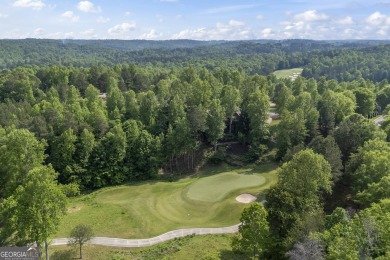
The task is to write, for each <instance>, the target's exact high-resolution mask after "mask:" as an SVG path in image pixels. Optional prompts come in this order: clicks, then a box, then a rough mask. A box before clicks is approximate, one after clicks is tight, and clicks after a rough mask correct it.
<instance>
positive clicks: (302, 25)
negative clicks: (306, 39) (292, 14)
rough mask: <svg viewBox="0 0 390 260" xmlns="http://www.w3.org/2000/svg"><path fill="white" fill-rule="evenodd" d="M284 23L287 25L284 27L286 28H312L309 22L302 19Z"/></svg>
mask: <svg viewBox="0 0 390 260" xmlns="http://www.w3.org/2000/svg"><path fill="white" fill-rule="evenodd" d="M282 25H285V27H284V29H285V30H297V31H302V30H303V29H305V28H307V29H310V25H309V24H305V23H304V22H302V21H299V22H282Z"/></svg>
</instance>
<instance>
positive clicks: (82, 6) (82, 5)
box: [77, 1, 101, 13]
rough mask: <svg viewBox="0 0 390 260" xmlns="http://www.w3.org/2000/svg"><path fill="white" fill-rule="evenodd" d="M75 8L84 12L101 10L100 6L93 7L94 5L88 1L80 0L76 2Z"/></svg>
mask: <svg viewBox="0 0 390 260" xmlns="http://www.w3.org/2000/svg"><path fill="white" fill-rule="evenodd" d="M77 9H79V10H80V11H82V12H86V13H98V12H101V8H100V6H98V7H95V5H94V4H93V3H92V2H90V1H81V2H79V3H78V4H77Z"/></svg>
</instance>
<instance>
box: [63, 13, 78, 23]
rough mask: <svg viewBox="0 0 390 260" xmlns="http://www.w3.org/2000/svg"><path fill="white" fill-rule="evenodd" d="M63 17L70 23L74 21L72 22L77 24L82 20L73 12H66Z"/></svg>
mask: <svg viewBox="0 0 390 260" xmlns="http://www.w3.org/2000/svg"><path fill="white" fill-rule="evenodd" d="M61 17H63V18H65V19H67V20H69V21H72V22H77V21H78V20H79V18H80V17H79V16H75V15H74V13H73V12H72V11H66V12H65V13H63V14H62V15H61Z"/></svg>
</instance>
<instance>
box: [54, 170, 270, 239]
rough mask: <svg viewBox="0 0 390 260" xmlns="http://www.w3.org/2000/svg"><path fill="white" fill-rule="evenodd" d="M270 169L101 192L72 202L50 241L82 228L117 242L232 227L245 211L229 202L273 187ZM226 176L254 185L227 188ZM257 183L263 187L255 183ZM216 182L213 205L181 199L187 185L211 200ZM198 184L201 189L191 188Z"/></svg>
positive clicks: (217, 173)
mask: <svg viewBox="0 0 390 260" xmlns="http://www.w3.org/2000/svg"><path fill="white" fill-rule="evenodd" d="M275 168H276V165H275V164H268V165H264V166H261V167H259V166H248V167H244V168H233V167H227V166H223V167H217V168H215V167H214V168H210V169H207V170H204V171H201V172H200V173H199V174H197V176H198V177H189V178H183V179H180V180H178V181H176V182H162V181H148V182H143V183H139V184H133V185H122V186H117V187H111V188H105V189H102V190H99V191H96V192H94V193H92V194H89V195H84V196H80V197H79V198H76V199H73V200H72V201H71V202H70V205H69V212H68V214H67V215H66V216H65V218H64V219H63V221H62V223H61V225H60V227H59V231H58V232H57V234H55V235H54V236H53V237H57V238H58V237H68V236H69V231H70V230H71V229H72V228H73V227H74V226H76V225H77V224H82V223H83V224H89V225H91V226H92V227H93V229H94V232H95V235H96V236H106V237H118V238H148V237H153V236H157V235H160V234H163V233H165V232H168V231H170V230H175V229H180V228H191V227H194V228H195V227H221V226H230V225H234V224H237V223H238V222H239V218H240V215H241V212H242V210H243V209H244V208H245V207H247V206H248V205H246V204H241V203H238V202H237V201H236V200H235V197H236V196H237V195H239V194H240V193H244V192H249V193H253V194H256V193H259V192H261V191H263V190H265V189H268V188H269V187H270V186H271V185H273V184H275V183H276V181H277V177H276V174H275V171H274V169H275ZM232 175H238V176H241V175H242V176H244V177H248V176H249V177H251V178H253V177H256V181H257V184H256V186H253V185H252V184H253V183H249V181H248V180H247V179H246V178H244V179H242V182H243V183H246V184H247V185H249V186H245V185H241V184H240V185H236V184H234V185H233V184H232V183H231V182H229V181H227V180H228V179H229V177H228V178H226V181H224V179H225V178H224V177H226V176H232ZM199 176H205V177H199ZM263 178H264V182H259V181H258V180H259V179H260V180H262V179H263ZM239 179H240V178H239ZM218 180H219V181H220V183H219V184H220V185H221V187H219V188H218V189H219V190H220V191H221V192H220V193H219V195H218V194H217V195H216V197H218V198H220V199H219V200H218V201H201V200H194V199H192V198H189V197H188V196H187V192H188V191H189V189H190V188H193V187H192V185H195V188H196V189H201V190H202V186H203V185H204V187H203V191H202V193H206V194H207V193H208V194H215V192H214V191H213V190H214V189H216V186H215V185H217V184H218V182H219V181H218ZM252 181H253V180H252ZM198 182H200V183H203V185H200V186H198V185H196V183H198ZM234 182H235V181H234ZM240 182H241V181H240ZM260 183H262V184H260ZM211 184H213V185H211ZM258 184H260V185H258ZM251 185H252V186H253V187H252V186H251Z"/></svg>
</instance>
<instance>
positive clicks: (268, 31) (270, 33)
mask: <svg viewBox="0 0 390 260" xmlns="http://www.w3.org/2000/svg"><path fill="white" fill-rule="evenodd" d="M261 37H262V38H271V37H275V33H274V31H273V30H272V29H271V28H265V29H263V30H262V31H261Z"/></svg>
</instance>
